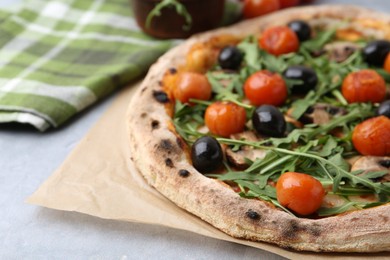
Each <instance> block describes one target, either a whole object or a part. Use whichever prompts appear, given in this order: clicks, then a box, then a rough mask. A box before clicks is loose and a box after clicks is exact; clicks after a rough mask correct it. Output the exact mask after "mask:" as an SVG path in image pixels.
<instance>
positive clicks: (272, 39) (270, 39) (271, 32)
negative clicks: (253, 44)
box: [259, 26, 299, 56]
mask: <svg viewBox="0 0 390 260" xmlns="http://www.w3.org/2000/svg"><path fill="white" fill-rule="evenodd" d="M259 45H260V47H261V48H263V49H264V50H266V51H267V52H269V53H271V54H273V55H276V56H278V55H281V54H286V53H290V52H296V51H297V50H298V49H299V39H298V36H297V35H296V33H295V32H294V31H293V30H291V29H290V28H289V27H287V26H275V27H270V28H268V29H266V30H265V31H264V32H263V34H262V35H261V36H260V38H259Z"/></svg>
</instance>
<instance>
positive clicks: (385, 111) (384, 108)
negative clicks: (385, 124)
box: [376, 99, 390, 118]
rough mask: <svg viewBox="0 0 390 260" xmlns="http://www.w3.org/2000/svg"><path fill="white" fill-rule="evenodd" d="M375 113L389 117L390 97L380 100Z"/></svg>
mask: <svg viewBox="0 0 390 260" xmlns="http://www.w3.org/2000/svg"><path fill="white" fill-rule="evenodd" d="M376 113H377V115H378V116H387V117H388V118H390V99H389V100H386V101H384V102H382V104H380V106H379V107H378V110H377V111H376Z"/></svg>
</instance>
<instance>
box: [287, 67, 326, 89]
mask: <svg viewBox="0 0 390 260" xmlns="http://www.w3.org/2000/svg"><path fill="white" fill-rule="evenodd" d="M283 76H284V77H285V78H286V79H291V80H300V81H302V83H298V84H294V85H292V89H291V92H292V93H294V94H304V93H307V92H309V91H310V90H312V89H314V88H315V87H316V85H317V83H318V77H317V73H316V72H315V71H314V70H312V69H310V68H307V67H305V66H299V65H295V66H290V67H288V68H287V69H286V70H285V71H284V72H283Z"/></svg>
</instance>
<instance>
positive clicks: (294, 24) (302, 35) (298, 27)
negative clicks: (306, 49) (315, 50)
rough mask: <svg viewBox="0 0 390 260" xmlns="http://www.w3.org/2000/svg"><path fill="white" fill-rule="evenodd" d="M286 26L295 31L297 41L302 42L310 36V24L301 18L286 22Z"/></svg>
mask: <svg viewBox="0 0 390 260" xmlns="http://www.w3.org/2000/svg"><path fill="white" fill-rule="evenodd" d="M288 27H289V28H290V29H291V30H293V31H294V32H295V34H296V35H297V36H298V39H299V41H301V42H303V41H306V40H308V39H310V37H311V27H310V25H309V24H308V23H307V22H305V21H302V20H294V21H291V22H289V23H288Z"/></svg>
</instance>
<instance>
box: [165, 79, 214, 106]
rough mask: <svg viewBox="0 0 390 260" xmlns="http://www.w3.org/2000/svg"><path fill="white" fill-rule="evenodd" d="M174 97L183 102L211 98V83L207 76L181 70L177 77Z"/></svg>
mask: <svg viewBox="0 0 390 260" xmlns="http://www.w3.org/2000/svg"><path fill="white" fill-rule="evenodd" d="M173 95H174V97H175V98H176V99H177V100H179V101H180V102H182V103H189V104H190V105H191V103H190V102H189V100H190V99H191V98H193V99H200V100H209V99H210V97H211V85H210V83H209V81H208V80H207V77H206V76H205V75H203V74H200V73H196V72H181V73H180V74H179V75H178V76H177V79H176V86H175V89H174V91H173Z"/></svg>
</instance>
